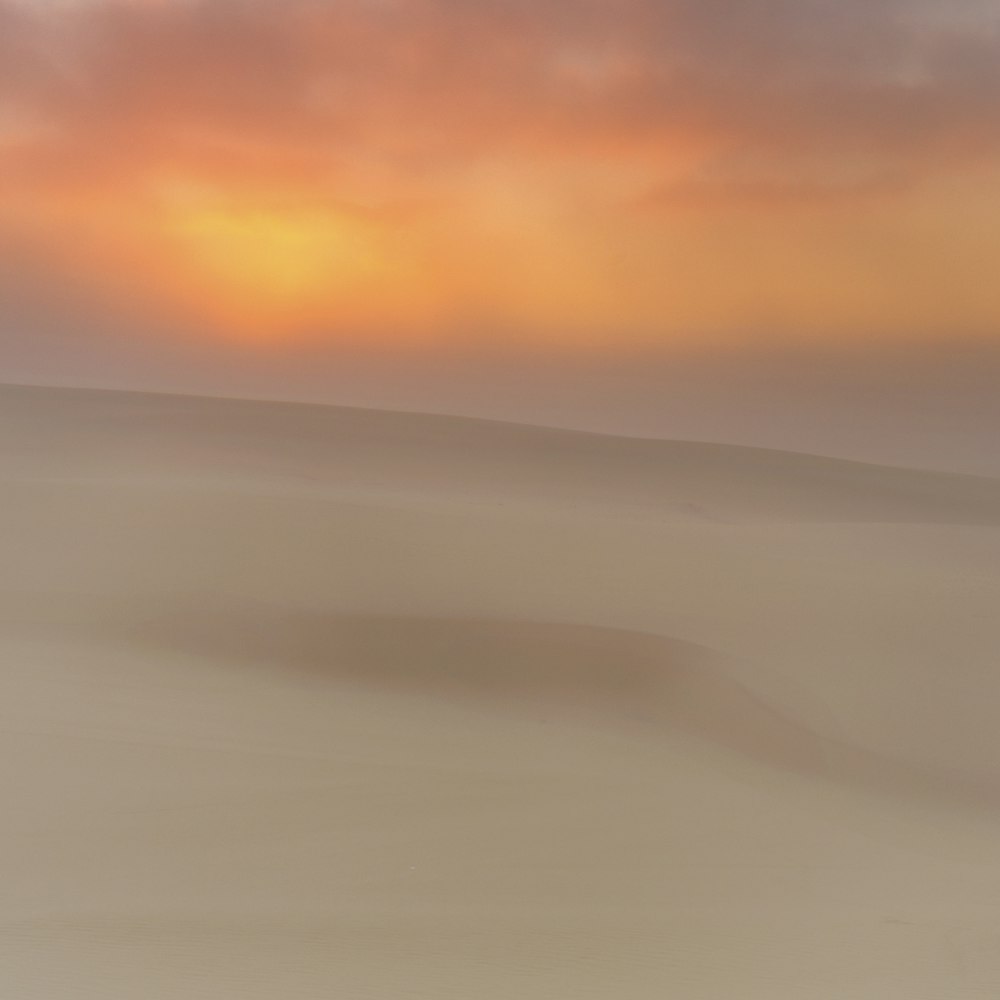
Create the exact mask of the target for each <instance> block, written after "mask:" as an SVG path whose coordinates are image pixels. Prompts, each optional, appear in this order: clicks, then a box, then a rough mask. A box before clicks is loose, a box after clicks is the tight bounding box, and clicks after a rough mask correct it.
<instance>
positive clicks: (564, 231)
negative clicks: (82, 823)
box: [0, 0, 1000, 345]
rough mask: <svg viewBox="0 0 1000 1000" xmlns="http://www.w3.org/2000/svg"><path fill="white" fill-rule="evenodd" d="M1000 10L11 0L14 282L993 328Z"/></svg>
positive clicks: (192, 315) (6, 108) (2, 77)
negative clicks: (999, 25)
mask: <svg viewBox="0 0 1000 1000" xmlns="http://www.w3.org/2000/svg"><path fill="white" fill-rule="evenodd" d="M998 12H1000V7H998V6H997V4H996V3H995V2H993V0H572V2H570V0H545V2H537V0H532V2H528V0H326V2H319V0H114V2H109V0H75V2H71V0H0V185H2V188H0V190H2V204H0V225H2V245H3V248H4V251H5V253H4V255H3V263H2V265H0V266H2V267H3V268H4V271H5V272H6V273H5V274H4V275H3V279H2V283H3V285H4V286H7V287H9V288H11V289H13V292H14V298H20V300H21V301H19V302H18V303H15V306H14V307H16V308H20V310H21V316H22V318H23V314H24V313H25V312H27V313H28V315H29V317H30V316H32V315H34V314H36V313H44V311H45V309H46V308H47V307H48V306H50V305H51V304H52V302H53V301H62V302H66V301H67V300H69V301H73V302H75V303H76V302H78V303H79V308H80V309H81V310H84V311H88V310H89V311H93V312H94V314H95V315H97V314H99V315H102V316H109V317H114V316H117V317H119V318H120V317H131V318H132V319H133V320H134V318H135V317H137V316H143V315H148V316H150V317H155V319H156V321H157V324H158V325H159V326H163V327H167V328H171V327H176V328H177V329H189V330H198V331H200V335H204V336H217V337H219V338H224V339H225V338H229V339H233V338H235V339H243V340H247V341H252V340H260V339H265V340H271V341H273V340H275V339H277V340H281V341H288V340H294V339H301V338H319V339H322V340H329V341H337V340H338V339H341V340H351V339H361V340H365V339H368V340H371V339H379V340H386V341H389V342H394V341H402V342H414V341H416V342H420V343H433V342H438V341H442V340H448V341H454V340H455V339H458V340H462V339H463V338H470V337H475V338H480V339H482V338H485V339H486V340H490V339H491V338H493V339H497V340H505V341H514V342H517V341H526V342H529V343H542V344H566V345H575V344H587V345H594V344H607V343H615V344H626V345H628V344H643V345H648V344H659V343H667V344H669V343H675V342H686V341H691V340H699V339H701V340H704V339H710V340H713V341H717V340H720V339H721V340H722V341H728V340H731V339H736V340H739V339H745V338H752V337H754V336H757V335H760V334H761V332H762V331H766V332H767V333H769V334H774V335H780V336H782V337H792V338H808V339H814V338H820V339H829V338H834V339H843V338H858V337H862V338H871V337H873V336H874V337H882V338H891V337H900V336H913V335H920V336H935V335H939V334H940V335H952V334H954V333H955V332H960V333H961V334H963V335H970V336H983V337H990V336H993V335H995V334H996V332H997V331H998V330H1000V283H998V282H997V281H996V280H995V272H996V266H997V261H998V260H1000V34H998V22H1000V15H998ZM39 284H41V285H42V286H43V287H44V293H41V292H40V291H39V290H38V287H37V286H38V285H39ZM32 297H33V298H34V299H35V300H36V301H32V302H27V301H25V300H26V299H29V298H32Z"/></svg>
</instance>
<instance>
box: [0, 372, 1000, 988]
mask: <svg viewBox="0 0 1000 1000" xmlns="http://www.w3.org/2000/svg"><path fill="white" fill-rule="evenodd" d="M0 511H2V522H0V523H2V530H0V773H2V779H0V790H2V794H3V801H4V805H5V808H4V815H3V820H2V834H0V836H2V848H3V854H2V858H3V869H4V877H3V883H2V893H0V985H2V987H3V989H2V992H3V995H4V996H10V997H12V998H16V1000H62V998H70V997H73V998H77V997H79V998H87V1000H91V998H93V1000H98V998H100V1000H138V998H143V1000H182V998H183V1000H230V998H232V1000H258V998H269V1000H270V998H275V1000H277V998H280V1000H327V998H331V997H337V998H341V997H343V998H355V997H357V998H359V1000H366V998H379V1000H381V998H397V997H398V998H403V997H406V998H428V1000H430V998H455V1000H459V998H461V1000H472V998H484V1000H485V998H488V1000H510V998H518V1000H522V998H523V1000H543V998H544V1000H563V998H566V1000H571V998H572V1000H576V998H584V997H594V998H597V997H600V998H606V997H616V998H622V1000H661V998H665V997H671V998H673V997H676V998H683V1000H793V998H794V1000H801V998H808V1000H930V998H933V1000H939V998H940V1000H972V998H977V1000H978V998H990V1000H993V998H995V997H997V996H998V995H1000V808H998V807H1000V780H998V779H1000V732H998V730H1000V727H998V726H997V712H998V706H1000V615H998V614H997V609H998V608H1000V482H998V481H994V480H987V479H977V478H974V477H963V476H956V475H945V474H935V473H929V472H910V471H907V470H903V469H894V468H888V467H881V466H872V465H862V464H855V463H851V462H844V461H835V460H830V459H823V458H816V457H811V456H805V455H796V454H791V453H783V452H770V451H764V450H754V449H741V448H736V447H724V446H712V445H702V444H684V443H671V442H650V441H632V440H627V439H619V438H611V437H601V436H597V435H588V434H576V433H572V432H563V431H551V430H542V429H537V428H530V427H518V426H513V425H504V424H495V423H488V422H477V421H470V420H462V419H458V418H445V417H418V416H412V415H400V414H392V413H380V412H368V411H354V410H337V409H333V408H318V407H308V406H293V405H287V406H286V405H280V404H266V403H243V402H226V401H220V400H212V401H210V400H203V399H195V398H182V397H165V396H144V395H138V394H115V393H100V392H83V391H72V390H43V389H23V388H13V387H3V388H0Z"/></svg>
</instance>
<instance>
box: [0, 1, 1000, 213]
mask: <svg viewBox="0 0 1000 1000" xmlns="http://www.w3.org/2000/svg"><path fill="white" fill-rule="evenodd" d="M997 22H998V15H997V14H996V12H995V11H991V9H990V8H989V7H986V6H984V5H982V4H973V3H969V2H966V3H961V2H959V3H956V2H954V0H948V2H947V3H946V2H944V0H939V2H923V3H921V2H919V0H908V2H904V0H866V2H864V3H861V2H856V0H855V2H851V0H743V2H741V3H738V4H735V3H731V2H729V0H615V2H613V3H612V2H609V0H573V2H569V0H550V2H548V3H545V4H538V3H527V2H524V0H504V2H499V0H480V2H476V3H469V2H467V0H396V2H391V0H386V2H374V0H346V2H340V3H336V4H332V3H319V2H315V0H280V2H279V0H242V2H236V0H189V2H161V3H153V4H151V3H137V2H132V3H123V2H117V3H114V2H98V0H94V2H90V3H78V4H76V5H73V6H70V7H67V6H65V5H61V6H56V7H53V6H51V5H48V6H40V5H38V4H34V5H32V4H26V3H23V2H13V0H3V2H2V3H0V28H2V30H0V37H2V38H3V42H2V43H0V44H2V46H3V51H2V52H0V65H2V66H3V67H4V69H3V71H2V76H0V98H2V100H3V102H4V103H5V104H10V105H11V106H13V107H15V108H19V109H20V113H21V114H22V116H24V117H26V118H32V119H35V120H37V121H38V122H39V123H44V125H45V128H46V129H47V131H46V132H45V133H44V134H45V136H46V138H44V139H42V138H36V140H35V141H34V142H27V143H26V144H25V145H24V147H22V148H21V149H19V150H16V151H15V150H11V149H10V148H9V143H8V148H7V152H6V154H5V157H4V161H5V162H4V166H5V172H6V173H8V175H9V174H10V173H11V172H13V173H15V174H17V173H18V170H20V176H21V178H22V180H25V181H27V180H34V181H35V182H36V183H42V182H44V180H45V179H46V178H51V179H52V180H53V181H54V182H56V181H61V182H63V183H68V182H69V178H67V177H66V176H65V175H66V174H67V173H69V170H68V166H67V159H68V158H70V157H72V159H73V168H72V169H73V172H74V174H82V175H83V176H84V177H85V178H86V179H87V181H89V182H90V183H98V182H100V181H102V180H103V181H106V182H108V183H120V182H124V181H127V180H128V179H129V178H135V177H137V175H138V174H141V172H142V168H143V167H144V166H147V165H148V166H157V167H162V164H163V163H164V161H166V162H171V161H174V162H177V163H178V164H180V165H197V166H198V168H199V170H201V171H207V172H209V173H212V172H213V171H214V170H216V169H217V170H219V171H220V172H222V171H224V172H226V174H227V178H229V177H231V176H232V173H231V172H232V169H233V166H234V164H238V165H240V166H241V167H242V168H243V169H246V170H249V171H250V172H251V173H256V174H261V175H263V176H265V177H266V176H267V175H268V174H269V173H274V172H279V173H284V172H286V171H288V172H291V173H293V174H295V175H296V178H297V180H298V181H299V182H301V183H305V185H306V186H307V187H308V186H309V185H310V184H313V185H316V186H322V185H323V184H324V183H326V182H327V179H328V178H329V176H330V174H331V173H334V174H335V173H336V172H337V170H338V168H340V169H341V170H342V171H344V172H349V170H348V167H349V166H350V165H351V164H357V163H359V162H361V163H365V162H368V161H370V162H372V163H377V164H378V165H379V167H380V169H382V170H383V171H384V172H386V173H391V174H393V175H394V177H395V176H396V175H398V176H399V177H401V178H402V179H404V180H408V181H410V182H412V183H414V184H419V182H420V181H421V179H424V178H426V176H427V175H428V174H429V175H432V176H433V175H434V173H435V172H436V171H444V170H447V169H448V168H450V167H454V166H455V164H456V163H457V164H461V163H463V162H465V161H467V160H468V159H469V158H475V157H493V156H502V157H509V156H525V157H570V158H572V157H583V158H586V157H600V156H602V155H613V156H615V157H630V156H632V157H637V158H641V159H642V160H643V162H645V163H648V164H649V165H650V167H651V168H652V169H655V167H656V164H657V161H658V158H662V159H663V161H664V167H665V169H674V166H673V165H672V164H673V161H672V158H671V149H672V147H674V146H676V145H680V146H681V147H683V148H694V149H696V150H699V151H701V152H702V153H703V155H704V157H705V158H708V159H711V160H712V162H714V163H716V164H718V163H719V162H722V161H726V160H727V158H729V159H730V160H731V161H732V162H733V163H734V164H738V163H739V162H742V161H743V160H745V159H747V158H748V157H752V158H753V159H754V160H755V161H758V162H759V161H760V160H762V159H765V158H768V157H770V158H772V159H774V160H775V161H784V160H785V159H786V158H789V157H790V158H791V159H792V160H794V161H795V162H796V163H797V164H798V166H797V173H798V175H799V176H797V177H790V178H789V183H790V185H791V187H793V188H795V187H797V186H800V185H801V184H802V183H803V182H805V183H807V184H812V185H813V186H815V185H816V184H817V182H818V179H817V178H816V177H815V176H809V174H810V169H811V168H810V165H809V160H810V158H812V159H814V160H816V161H819V160H824V161H826V162H829V159H830V157H845V158H849V159H851V160H852V162H853V161H858V160H868V161H870V162H871V164H872V170H873V171H874V172H878V171H879V170H884V169H886V168H887V167H888V166H891V167H892V168H893V169H894V170H897V171H900V172H902V173H904V174H906V175H908V176H910V177H913V178H917V177H919V176H920V175H921V173H922V172H924V171H926V170H939V169H944V168H950V167H953V166H955V165H961V164H962V163H963V162H965V161H966V160H968V159H975V158H976V157H982V156H994V155H996V152H997V148H998V145H1000V116H997V115H996V113H995V109H996V107H997V106H998V102H1000V35H998V27H997ZM827 173H829V169H827ZM732 180H733V188H734V193H735V194H737V195H738V194H739V192H740V191H741V190H743V188H744V186H745V184H744V181H745V178H741V176H740V173H739V170H738V169H735V168H734V169H733V171H732ZM831 188H832V189H833V193H834V194H840V193H841V192H842V189H843V183H842V182H841V181H840V180H839V179H832V180H831Z"/></svg>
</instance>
